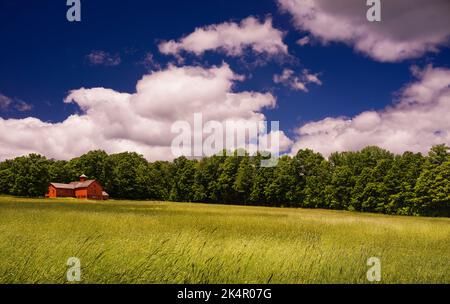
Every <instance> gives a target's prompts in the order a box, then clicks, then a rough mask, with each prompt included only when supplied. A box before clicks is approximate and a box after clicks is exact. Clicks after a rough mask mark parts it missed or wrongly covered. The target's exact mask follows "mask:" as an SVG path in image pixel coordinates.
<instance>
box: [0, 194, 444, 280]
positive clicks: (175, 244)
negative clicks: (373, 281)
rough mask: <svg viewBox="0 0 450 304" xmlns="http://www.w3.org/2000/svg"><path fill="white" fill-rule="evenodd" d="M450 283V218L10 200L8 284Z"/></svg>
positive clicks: (4, 272)
mask: <svg viewBox="0 0 450 304" xmlns="http://www.w3.org/2000/svg"><path fill="white" fill-rule="evenodd" d="M69 257H77V258H79V259H80V260H81V266H82V283H268V282H270V283H369V282H368V281H367V279H366V271H367V270H368V269H369V266H367V265H366V261H367V259H368V258H370V257H378V258H380V259H381V263H382V264H381V265H382V281H381V282H382V283H450V219H448V218H415V217H395V216H383V215H375V214H364V213H350V212H340V211H327V210H302V209H277V208H264V207H242V206H220V205H205V204H188V203H165V202H132V201H106V202H88V201H78V200H74V199H65V200H59V199H58V200H44V199H42V200H38V199H22V198H12V197H0V283H67V281H66V271H67V269H68V266H66V261H67V259H68V258H69Z"/></svg>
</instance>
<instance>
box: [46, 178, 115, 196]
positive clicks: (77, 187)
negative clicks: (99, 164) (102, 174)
mask: <svg viewBox="0 0 450 304" xmlns="http://www.w3.org/2000/svg"><path fill="white" fill-rule="evenodd" d="M45 196H46V197H51V198H54V197H75V198H80V199H94V200H105V199H108V198H109V195H108V193H106V192H105V191H103V187H102V185H100V183H99V182H97V181H96V180H88V179H87V176H86V175H84V174H83V175H81V176H80V181H79V182H71V183H70V184H60V183H50V185H49V186H48V193H47V194H46V195H45Z"/></svg>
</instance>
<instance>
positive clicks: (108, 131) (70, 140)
mask: <svg viewBox="0 0 450 304" xmlns="http://www.w3.org/2000/svg"><path fill="white" fill-rule="evenodd" d="M242 79H243V78H242V77H241V76H239V75H236V74H235V73H234V72H233V71H232V70H231V69H230V68H229V66H228V65H227V64H222V66H220V67H211V68H203V67H189V66H185V67H174V66H169V67H168V68H166V69H164V70H161V71H157V72H154V73H152V74H149V75H146V76H144V77H143V78H142V79H141V80H140V81H139V82H138V83H137V85H136V92H135V93H133V94H128V93H121V92H117V91H114V90H112V89H107V88H81V89H77V90H73V91H71V92H70V93H69V94H68V96H67V97H66V98H65V102H66V103H76V104H77V105H78V106H79V107H80V108H81V110H82V114H73V115H71V116H69V117H68V118H67V119H65V120H64V121H62V122H58V123H49V122H44V121H41V120H40V119H37V118H33V117H29V118H25V119H3V118H0V159H5V158H11V157H16V156H19V155H24V154H28V153H40V154H43V155H46V156H47V157H51V158H56V159H69V158H72V157H75V156H79V155H81V154H83V153H85V152H87V151H89V150H93V149H104V150H106V151H107V152H109V153H116V152H123V151H136V152H138V153H141V154H143V155H144V156H145V157H146V158H147V159H149V160H170V159H172V158H173V157H174V155H173V154H172V151H171V143H172V140H173V138H174V137H175V136H176V135H177V134H173V133H172V132H171V127H172V125H173V123H174V122H175V121H179V120H183V121H187V122H188V123H191V124H192V121H193V116H194V113H201V114H202V115H203V120H204V121H205V122H206V121H209V120H215V121H219V122H225V121H228V120H238V121H242V122H259V121H261V120H264V119H265V117H264V115H263V114H262V112H261V111H262V109H264V108H269V109H270V108H273V107H275V105H276V100H275V98H274V96H272V95H271V94H270V93H260V92H251V91H242V92H235V91H234V90H233V84H234V83H235V82H236V81H240V80H242ZM281 133H282V132H281ZM280 141H281V143H280V145H281V146H283V147H284V148H287V146H288V145H289V144H290V143H291V142H290V140H289V139H288V138H287V137H286V136H285V135H284V133H282V134H281V136H280Z"/></svg>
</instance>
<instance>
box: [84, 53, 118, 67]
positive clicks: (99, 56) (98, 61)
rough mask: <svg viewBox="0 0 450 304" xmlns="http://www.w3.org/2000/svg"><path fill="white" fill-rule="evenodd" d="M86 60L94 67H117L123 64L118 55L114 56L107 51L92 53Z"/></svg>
mask: <svg viewBox="0 0 450 304" xmlns="http://www.w3.org/2000/svg"><path fill="white" fill-rule="evenodd" d="M86 58H87V60H88V61H89V63H90V64H92V65H104V66H116V65H119V64H120V63H121V62H122V60H121V59H120V56H119V55H118V54H114V55H113V54H110V53H108V52H105V51H92V52H91V53H90V54H88V55H86Z"/></svg>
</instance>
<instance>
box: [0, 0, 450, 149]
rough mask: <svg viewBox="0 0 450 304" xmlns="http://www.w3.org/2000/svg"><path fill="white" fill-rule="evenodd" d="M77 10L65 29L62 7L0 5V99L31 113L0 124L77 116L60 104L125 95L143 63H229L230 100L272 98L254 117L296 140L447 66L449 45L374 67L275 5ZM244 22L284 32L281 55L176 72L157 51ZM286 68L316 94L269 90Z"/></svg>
mask: <svg viewBox="0 0 450 304" xmlns="http://www.w3.org/2000/svg"><path fill="white" fill-rule="evenodd" d="M319 1H320V0H319ZM294 2H295V1H294ZM300 2H301V1H299V3H300ZM435 2H436V1H435ZM438 2H439V1H437V2H436V3H438ZM81 5H82V7H81V12H82V21H81V22H72V23H71V22H68V21H67V19H66V11H67V9H68V7H67V6H66V3H65V1H62V0H61V1H48V0H47V1H32V2H31V1H21V0H3V1H2V2H1V3H0V41H1V42H2V43H1V44H2V47H0V67H1V71H2V73H1V74H0V94H2V95H3V96H5V97H7V98H9V100H11V101H13V102H24V103H26V104H29V105H31V109H27V110H24V109H23V108H20V107H12V106H4V107H3V108H1V107H0V117H1V118H2V119H3V120H5V121H6V120H11V119H18V120H20V119H24V118H27V117H36V118H38V119H39V120H42V121H43V122H51V123H57V122H63V121H64V120H66V119H67V117H68V116H69V115H72V114H74V113H75V114H76V113H78V114H80V115H81V114H82V113H83V111H82V110H81V109H80V107H79V105H77V104H75V103H70V104H67V103H64V102H63V100H64V98H65V97H66V96H67V95H68V94H69V92H70V91H71V90H76V89H79V88H82V87H84V88H94V87H104V88H109V89H112V90H114V91H117V92H126V93H130V94H132V93H134V92H135V90H136V83H137V82H138V81H139V80H140V79H141V78H142V77H143V75H145V74H148V73H149V72H150V70H149V66H145V65H144V64H142V62H143V61H144V58H145V57H146V56H148V54H151V55H152V56H153V65H152V66H151V68H153V70H157V67H159V69H162V70H164V69H165V68H166V67H167V65H168V64H169V63H173V64H175V65H177V66H192V65H193V66H200V67H203V68H208V67H211V66H214V65H216V66H220V65H221V64H222V63H223V62H226V63H227V64H228V65H229V66H230V69H231V70H232V71H233V72H234V73H236V74H239V75H244V76H245V77H246V79H245V80H244V81H237V82H236V83H235V86H234V87H233V91H236V92H240V91H255V92H269V93H271V94H272V95H273V96H274V97H275V98H276V100H277V106H276V107H275V108H274V109H261V111H262V113H264V114H265V116H266V117H267V119H268V120H279V121H280V125H281V129H282V130H283V131H284V132H285V133H286V134H287V135H288V136H289V137H290V138H292V140H293V141H295V137H296V133H295V130H296V129H297V128H299V127H301V126H303V125H305V124H307V123H310V122H314V121H321V120H323V119H325V118H327V117H336V118H337V117H341V116H345V117H350V118H351V117H355V116H357V115H358V114H360V113H362V112H364V111H369V110H374V111H382V110H383V109H385V107H386V106H389V105H392V103H393V100H394V99H395V96H397V95H398V94H399V92H400V91H401V90H402V88H404V87H405V86H407V85H408V84H411V83H412V82H414V81H416V80H417V79H416V78H417V77H416V76H414V75H412V73H411V67H412V66H417V67H419V68H420V69H424V68H425V67H426V66H427V65H429V64H432V66H433V67H439V68H443V69H447V68H449V67H450V49H449V48H448V40H446V39H441V40H443V41H439V43H436V51H424V52H422V53H421V54H419V55H415V56H411V58H402V59H400V60H387V61H386V60H380V59H379V58H375V57H376V56H375V55H373V54H371V53H370V51H369V52H366V51H364V50H362V51H361V50H358V49H357V47H356V46H355V45H356V44H355V45H353V44H352V42H342V41H339V39H338V38H336V39H334V40H333V39H331V38H329V37H328V38H327V39H323V37H321V36H320V31H317V33H315V32H314V31H315V29H314V28H313V26H315V25H311V27H310V28H308V26H303V27H299V26H298V23H296V22H295V20H294V19H293V17H294V16H295V12H294V11H286V10H285V11H283V10H282V9H281V8H280V5H281V4H279V3H278V2H277V1H275V0H258V1H256V0H255V1H235V0H226V1H225V0H214V1H199V0H193V1H175V0H165V1H156V0H155V1H106V0H96V1H86V0H84V1H83V0H81ZM299 5H300V4H299ZM436 5H437V4H436ZM445 8H447V7H445ZM249 16H253V17H256V18H258V20H261V21H263V20H264V19H265V18H269V17H270V18H272V20H273V28H274V29H277V30H279V31H282V32H283V43H284V44H285V45H287V47H288V52H289V54H288V56H281V57H280V56H276V58H266V56H265V55H264V54H258V53H255V52H252V51H251V50H245V52H244V53H242V54H241V55H240V56H228V55H227V54H225V53H224V52H221V51H214V50H213V51H207V52H205V53H204V54H203V55H201V56H197V55H195V54H189V53H187V52H185V53H183V55H182V56H183V58H184V61H183V63H180V62H177V60H176V58H175V57H174V56H172V55H165V54H162V53H161V52H160V51H159V49H158V45H159V44H160V43H161V42H163V41H167V40H178V39H180V38H182V37H185V36H187V35H189V34H190V33H192V32H194V31H195V29H196V28H198V27H204V26H208V25H212V24H221V23H224V22H235V23H239V22H241V21H242V20H243V19H245V18H247V17H249ZM305 36H308V37H312V40H313V41H312V42H311V43H309V44H307V45H304V46H301V45H298V44H297V43H296V41H297V40H298V39H300V38H302V37H305ZM321 38H322V39H321ZM412 38H414V37H412ZM412 38H411V39H412ZM447 38H448V36H447ZM100 51H101V52H105V53H106V54H109V55H110V56H113V57H114V56H115V58H120V63H115V64H113V65H107V64H97V65H96V64H93V63H92V62H90V60H89V57H88V56H89V54H92V53H93V52H100ZM261 61H262V62H261ZM285 69H290V70H292V71H294V73H296V74H299V73H301V71H303V70H304V69H307V70H308V71H310V72H311V73H314V74H316V75H317V76H318V77H319V79H320V81H321V85H316V84H311V85H308V92H305V91H302V90H294V89H292V88H291V87H289V86H288V85H285V84H283V83H275V82H274V75H279V74H281V73H282V71H283V70H285ZM400 94H401V93H400ZM11 104H12V103H11ZM5 128H6V127H5ZM1 131H2V132H6V131H8V130H6V129H2V130H1ZM30 149H31V150H32V148H30ZM30 149H28V150H30ZM28 150H27V151H28ZM18 153H19V152H18ZM19 154H20V153H19Z"/></svg>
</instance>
